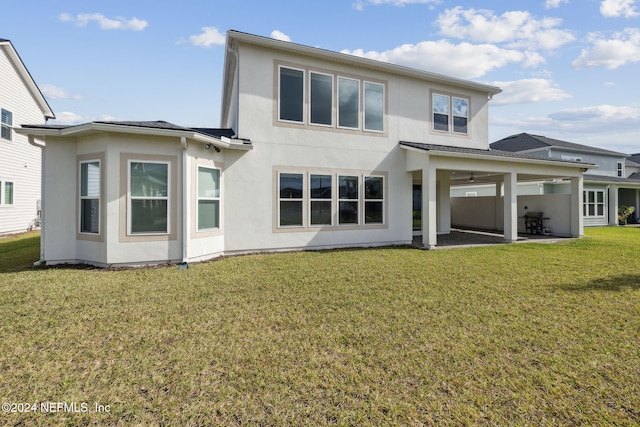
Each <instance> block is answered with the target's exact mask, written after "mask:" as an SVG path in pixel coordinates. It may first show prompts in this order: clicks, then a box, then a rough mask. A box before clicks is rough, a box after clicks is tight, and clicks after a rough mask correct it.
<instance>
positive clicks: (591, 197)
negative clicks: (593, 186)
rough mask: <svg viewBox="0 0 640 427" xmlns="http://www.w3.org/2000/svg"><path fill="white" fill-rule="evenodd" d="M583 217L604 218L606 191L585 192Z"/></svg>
mask: <svg viewBox="0 0 640 427" xmlns="http://www.w3.org/2000/svg"><path fill="white" fill-rule="evenodd" d="M583 200H584V202H583V211H582V213H583V215H584V216H585V217H603V216H604V191H603V190H585V191H584V192H583Z"/></svg>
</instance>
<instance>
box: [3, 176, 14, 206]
mask: <svg viewBox="0 0 640 427" xmlns="http://www.w3.org/2000/svg"><path fill="white" fill-rule="evenodd" d="M7 184H11V203H7V200H6V197H7ZM15 203H16V182H15V181H14V180H10V179H1V178H0V206H2V207H11V206H14V205H15Z"/></svg>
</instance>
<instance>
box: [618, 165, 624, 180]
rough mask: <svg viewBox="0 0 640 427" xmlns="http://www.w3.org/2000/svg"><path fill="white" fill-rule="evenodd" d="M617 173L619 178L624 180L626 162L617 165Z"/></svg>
mask: <svg viewBox="0 0 640 427" xmlns="http://www.w3.org/2000/svg"><path fill="white" fill-rule="evenodd" d="M617 173H618V177H619V178H624V162H618V163H617Z"/></svg>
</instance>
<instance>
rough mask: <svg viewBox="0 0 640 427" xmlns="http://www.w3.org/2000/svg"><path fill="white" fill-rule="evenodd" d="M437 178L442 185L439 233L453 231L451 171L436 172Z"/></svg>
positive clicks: (439, 206) (439, 202)
mask: <svg viewBox="0 0 640 427" xmlns="http://www.w3.org/2000/svg"><path fill="white" fill-rule="evenodd" d="M436 180H437V181H438V184H439V186H440V191H439V193H440V197H439V198H438V233H444V234H449V233H451V172H449V171H446V170H443V171H437V172H436Z"/></svg>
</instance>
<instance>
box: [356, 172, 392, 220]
mask: <svg viewBox="0 0 640 427" xmlns="http://www.w3.org/2000/svg"><path fill="white" fill-rule="evenodd" d="M367 178H380V179H381V180H382V199H373V198H367V193H366V191H365V190H366V181H367ZM386 201H387V183H386V182H385V177H384V175H364V176H363V177H362V218H363V219H362V223H363V224H364V225H384V224H386V222H387V218H386V215H385V212H386ZM367 202H375V203H380V204H381V205H382V222H367Z"/></svg>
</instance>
